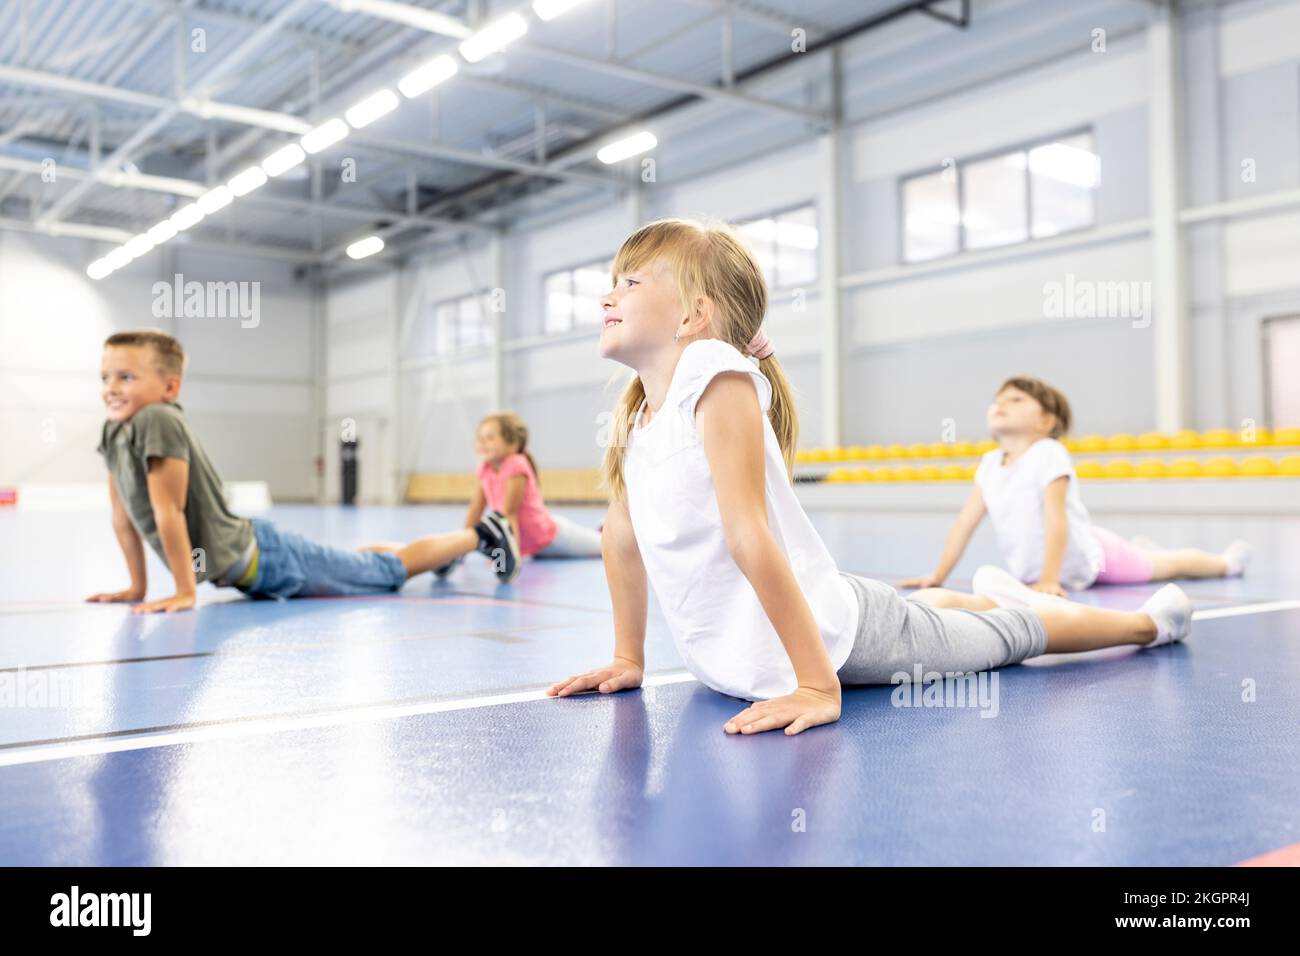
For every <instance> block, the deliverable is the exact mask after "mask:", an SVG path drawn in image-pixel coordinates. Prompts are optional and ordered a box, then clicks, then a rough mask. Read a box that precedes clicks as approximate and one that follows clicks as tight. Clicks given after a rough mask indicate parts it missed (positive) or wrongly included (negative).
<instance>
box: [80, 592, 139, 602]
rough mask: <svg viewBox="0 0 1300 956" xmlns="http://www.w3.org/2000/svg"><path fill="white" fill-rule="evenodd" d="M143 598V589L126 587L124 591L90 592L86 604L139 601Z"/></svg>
mask: <svg viewBox="0 0 1300 956" xmlns="http://www.w3.org/2000/svg"><path fill="white" fill-rule="evenodd" d="M143 598H144V592H143V591H133V590H131V589H130V588H127V589H126V590H125V591H105V592H104V593H102V594H92V595H91V596H90V597H88V598H86V603H87V604H119V603H121V602H123V601H140V600H143Z"/></svg>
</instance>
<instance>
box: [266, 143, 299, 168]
mask: <svg viewBox="0 0 1300 956" xmlns="http://www.w3.org/2000/svg"><path fill="white" fill-rule="evenodd" d="M306 158H307V154H306V153H304V152H303V151H302V147H301V146H299V145H298V144H297V143H290V144H289V145H288V146H282V147H281V148H280V149H277V150H276V151H275V152H274V153H272V154H271V155H270V156H268V157H266V159H264V160H262V171H263V172H265V173H266V175H268V176H279V175H280V174H281V173H285V172H288V171H289V170H290V169H293V167H295V166H297V165H298V164H299V163H301V162H302V161H303V160H304V159H306Z"/></svg>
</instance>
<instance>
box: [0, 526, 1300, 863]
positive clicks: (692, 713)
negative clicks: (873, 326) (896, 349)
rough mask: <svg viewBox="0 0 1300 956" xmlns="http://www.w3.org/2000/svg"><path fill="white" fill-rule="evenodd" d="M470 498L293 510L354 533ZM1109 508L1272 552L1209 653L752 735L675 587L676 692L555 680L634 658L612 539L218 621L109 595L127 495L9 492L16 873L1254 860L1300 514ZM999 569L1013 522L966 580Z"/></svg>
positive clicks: (1295, 609) (877, 701)
mask: <svg viewBox="0 0 1300 956" xmlns="http://www.w3.org/2000/svg"><path fill="white" fill-rule="evenodd" d="M560 510H562V511H564V512H565V513H567V514H569V515H570V516H571V517H575V518H577V519H578V520H581V521H584V522H586V523H588V524H591V525H593V526H594V525H595V524H596V523H597V522H598V521H599V519H600V514H599V512H598V511H596V510H592V509H560ZM461 514H462V511H461V509H459V508H415V507H407V508H394V509H383V508H361V509H357V510H346V509H342V508H314V507H305V506H303V507H298V506H291V507H279V508H277V509H275V511H274V512H273V513H272V515H271V517H272V518H274V519H275V520H277V521H278V522H280V523H281V524H282V525H283V526H285V527H287V528H290V529H292V530H296V531H300V532H303V533H306V534H309V535H311V536H313V537H316V538H318V539H320V540H324V541H328V542H331V543H334V544H338V545H342V546H354V545H357V544H361V543H365V542H367V541H375V540H395V539H396V540H400V539H405V538H409V537H412V536H414V535H417V534H423V533H428V532H432V531H437V530H445V529H450V528H454V527H456V526H458V525H459V522H460V518H461ZM813 518H814V520H815V521H816V523H817V524H818V526H819V528H820V529H821V530H822V533H823V535H824V537H825V538H826V541H827V543H828V545H829V546H830V548H831V550H832V553H834V554H835V555H836V557H837V558H838V559H839V561H840V564H841V567H842V568H843V569H845V570H848V571H853V572H856V573H859V574H865V575H870V576H876V577H882V578H884V579H886V580H897V579H898V578H901V577H903V576H908V575H912V574H918V573H922V572H925V571H928V570H929V569H930V567H931V566H932V564H933V562H934V560H935V558H936V556H937V554H938V551H939V547H940V545H941V542H942V539H943V534H944V531H945V530H946V528H947V525H948V522H949V521H950V519H951V515H947V514H942V515H941V514H934V515H919V514H918V515H880V514H870V513H857V512H843V513H835V512H827V511H823V512H814V513H813ZM1104 523H1105V524H1107V525H1108V526H1110V527H1112V528H1114V529H1115V530H1116V531H1120V532H1121V533H1124V534H1137V533H1142V534H1146V535H1148V536H1150V537H1152V538H1155V539H1156V540H1158V541H1161V542H1162V543H1168V544H1187V545H1198V546H1203V547H1213V548H1216V549H1217V548H1220V547H1222V546H1223V545H1224V544H1225V543H1226V542H1227V541H1228V540H1229V539H1231V538H1232V537H1236V536H1241V537H1246V538H1247V539H1249V540H1251V541H1252V543H1253V544H1254V545H1255V547H1256V557H1255V563H1254V565H1253V566H1252V569H1251V573H1250V574H1249V575H1248V576H1247V577H1246V578H1245V579H1242V580H1234V581H1207V582H1197V583H1190V584H1188V585H1187V589H1188V591H1189V593H1191V594H1192V596H1193V599H1194V601H1195V603H1196V605H1197V608H1198V610H1199V611H1202V612H1209V613H1210V615H1211V616H1209V617H1206V618H1204V619H1202V620H1199V621H1198V622H1197V624H1196V626H1195V630H1194V633H1193V635H1192V637H1191V638H1190V639H1189V640H1188V641H1186V642H1185V643H1183V644H1181V645H1173V646H1170V647H1166V648H1160V649H1155V650H1151V651H1142V650H1138V649H1128V648H1122V649H1113V650H1109V651H1102V652H1096V653H1093V654H1087V655H1073V656H1055V657H1050V656H1049V657H1045V658H1040V659H1038V660H1036V661H1034V662H1032V663H1028V664H1025V665H1022V666H1017V667H1011V668H1007V669H1004V670H1002V671H1000V672H998V684H997V687H996V697H995V700H996V715H995V716H992V718H991V719H990V717H987V716H984V715H985V714H992V713H993V711H992V709H991V708H989V707H982V708H981V707H898V706H894V705H893V703H892V702H891V701H892V697H893V688H890V687H879V688H854V689H846V691H845V695H844V711H843V716H842V718H841V720H840V721H839V723H838V724H834V725H830V726H827V727H821V728H816V729H814V730H812V731H809V732H807V733H805V734H803V735H801V736H798V737H793V738H787V737H785V736H783V735H782V734H780V733H775V734H765V735H761V736H756V737H729V736H727V735H725V734H724V733H723V730H722V725H723V723H724V722H725V721H726V720H727V719H728V718H729V717H731V716H732V715H734V714H735V713H737V712H738V711H739V710H741V709H742V708H743V706H744V705H743V704H742V703H741V702H739V701H736V700H732V699H729V698H726V697H723V696H721V695H718V694H715V693H713V692H711V691H709V690H707V689H706V688H704V687H702V686H701V685H699V684H698V683H696V682H694V681H693V680H692V679H691V678H690V675H689V674H687V673H686V672H685V671H684V669H683V667H682V662H681V659H680V658H679V657H678V655H677V653H676V652H675V650H674V648H673V645H672V641H671V639H670V637H669V635H668V633H667V631H666V628H665V626H664V623H663V621H662V619H661V618H660V617H659V616H658V614H657V612H656V611H654V610H652V614H651V623H650V628H649V637H648V640H647V674H648V681H647V683H648V686H647V687H646V688H644V689H643V690H641V691H637V692H631V693H625V694H619V695H614V696H612V697H599V696H584V697H581V698H576V699H568V700H552V699H542V692H543V691H544V690H545V688H546V687H547V686H549V685H550V684H551V683H553V682H554V681H556V680H558V679H560V678H562V677H565V676H567V675H569V674H573V673H576V672H579V671H581V670H586V669H588V668H590V667H593V666H596V665H599V664H603V663H605V662H606V661H607V660H608V659H609V656H610V653H611V648H612V631H611V624H610V614H609V599H608V596H607V593H606V591H605V585H604V575H603V572H602V569H601V566H600V562H599V561H567V562H534V563H531V564H530V565H528V566H527V567H525V569H524V571H523V574H522V575H521V577H520V579H519V580H518V581H517V582H516V583H515V584H514V585H511V586H503V587H498V586H497V585H496V581H495V579H494V578H493V577H492V576H491V574H490V572H489V569H488V567H487V566H486V564H485V563H483V562H480V561H479V560H478V559H477V558H476V556H471V561H470V562H469V564H468V565H467V566H466V567H464V568H462V570H461V571H459V572H458V574H457V575H456V576H454V577H453V578H452V579H451V580H450V581H448V582H446V583H438V582H435V581H434V580H433V579H432V578H431V577H430V576H428V575H426V576H423V577H422V578H417V579H415V580H413V581H411V582H409V583H408V584H407V586H406V588H405V589H404V590H403V591H402V592H401V593H400V595H396V596H387V595H386V596H379V597H374V598H348V599H323V600H301V601H292V602H286V603H279V604H277V603H273V602H254V601H249V600H247V599H245V598H243V597H242V596H241V595H239V594H237V593H236V592H226V591H216V590H213V589H211V588H209V587H207V586H204V587H203V588H202V589H201V591H200V600H201V602H202V603H201V606H200V609H199V610H198V611H196V612H190V613H186V614H180V615H174V616H170V617H156V616H155V617H139V616H132V615H130V614H129V613H128V612H127V609H126V608H125V607H122V606H90V605H85V604H82V603H80V601H81V599H82V598H84V597H85V596H86V595H88V594H90V593H92V592H95V591H100V590H109V589H114V588H119V587H122V586H124V585H125V584H126V572H125V569H124V567H123V564H122V560H121V557H120V555H119V553H118V551H117V546H116V542H115V540H114V538H113V534H112V531H111V529H110V527H109V522H108V517H107V515H106V514H80V513H54V512H51V513H40V512H36V513H33V512H13V511H10V512H0V542H3V553H0V569H2V570H3V574H0V806H3V808H4V812H3V814H0V864H5V865H136V864H242V863H250V864H281V863H305V864H318V863H319V864H324V863H331V864H360V863H452V864H459V863H466V864H477V863H494V864H499V863H504V864H516V863H517V864H905V865H911V864H954V865H984V864H1095V865H1113V864H1123V865H1139V864H1150V865H1227V864H1234V863H1238V862H1241V861H1245V860H1248V859H1250V858H1253V857H1257V856H1260V855H1262V854H1265V853H1268V852H1270V851H1275V850H1279V849H1281V848H1286V847H1293V846H1294V845H1296V844H1297V843H1300V534H1298V533H1297V532H1298V531H1300V523H1297V521H1296V520H1295V519H1246V518H1227V517H1209V518H1172V517H1154V516H1147V517H1138V516H1128V517H1123V516H1120V517H1116V518H1114V519H1113V520H1104ZM994 558H995V552H994V550H993V545H992V540H991V536H990V535H989V532H988V530H987V529H981V532H980V535H979V537H977V539H976V542H975V544H974V547H973V548H972V552H971V553H970V554H969V555H968V556H967V559H966V560H965V561H964V562H963V564H962V565H961V566H960V568H959V569H958V576H957V578H956V579H954V581H953V582H951V583H952V584H953V585H954V586H958V587H962V586H964V585H965V584H966V583H967V581H968V579H969V575H970V573H971V571H972V570H973V569H974V568H975V567H976V566H977V564H979V563H983V562H984V561H986V560H991V559H994ZM150 573H151V588H150V593H151V595H157V596H164V595H165V594H168V593H170V577H169V576H168V575H167V574H166V573H165V571H164V570H163V568H162V566H161V565H160V564H159V563H158V562H157V561H156V559H154V558H153V557H152V556H150ZM1150 590H1151V588H1114V589H1109V590H1097V591H1093V592H1090V593H1089V594H1088V595H1086V596H1084V598H1083V599H1084V600H1089V601H1095V602H1097V603H1100V604H1104V605H1108V606H1114V607H1124V608H1131V607H1135V606H1137V605H1138V604H1140V603H1141V601H1142V600H1143V597H1144V596H1145V594H1147V593H1149V591H1150ZM1273 602H1290V603H1289V604H1285V605H1282V606H1281V607H1280V608H1279V607H1270V605H1272V603H1273ZM1252 605H1263V606H1261V607H1251V606H1252ZM1233 609H1236V610H1233ZM1273 859H1277V857H1273Z"/></svg>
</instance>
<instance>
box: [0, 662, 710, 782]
mask: <svg viewBox="0 0 1300 956" xmlns="http://www.w3.org/2000/svg"><path fill="white" fill-rule="evenodd" d="M693 680H695V678H694V677H692V676H691V675H690V674H688V673H685V672H682V673H673V674H656V675H653V676H650V677H647V678H646V679H645V680H644V681H643V682H642V684H641V686H642V687H643V688H648V687H662V686H664V685H667V684H684V683H687V682H689V681H693ZM547 699H548V698H547V695H546V691H545V690H528V691H520V692H519V693H515V694H495V695H489V696H486V697H462V698H457V699H455V700H443V701H424V702H421V703H417V704H387V705H384V706H381V707H362V708H356V709H352V710H344V711H337V712H334V713H325V714H307V715H304V716H301V717H267V718H264V719H258V718H254V719H250V720H240V721H237V722H234V723H229V724H213V725H211V726H205V727H189V728H185V729H181V730H162V731H158V732H157V733H152V734H143V735H141V736H138V737H112V738H107V739H101V740H77V741H71V742H69V743H66V744H48V745H46V746H42V747H32V748H30V749H27V750H13V751H0V767H13V766H18V765H20V764H31V763H45V762H46V761H50V760H67V759H70V758H72V757H90V756H96V755H100V754H114V753H124V752H126V751H129V750H151V749H153V748H155V747H170V746H172V745H174V744H192V743H201V742H203V741H209V740H231V739H234V738H239V737H258V736H262V735H265V734H276V733H282V732H284V731H286V730H308V729H312V728H316V727H340V726H345V725H348V724H362V723H368V722H370V721H375V720H387V719H390V718H394V717H414V716H417V715H420V714H442V713H448V712H451V711H457V710H473V709H475V708H478V707H495V706H497V705H498V704H519V703H524V702H527V701H537V700H547Z"/></svg>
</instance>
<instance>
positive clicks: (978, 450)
mask: <svg viewBox="0 0 1300 956" xmlns="http://www.w3.org/2000/svg"><path fill="white" fill-rule="evenodd" d="M997 447H998V443H997V442H995V441H994V440H993V439H991V438H986V439H984V440H983V441H981V442H976V443H975V454H977V455H987V454H988V453H989V452H991V451H992V450H993V449H994V448H997Z"/></svg>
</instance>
